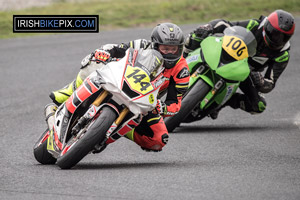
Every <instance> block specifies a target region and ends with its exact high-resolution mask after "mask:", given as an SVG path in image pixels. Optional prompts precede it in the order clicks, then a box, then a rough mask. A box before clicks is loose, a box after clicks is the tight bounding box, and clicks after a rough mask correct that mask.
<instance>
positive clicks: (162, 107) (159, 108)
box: [155, 99, 167, 115]
mask: <svg viewBox="0 0 300 200" xmlns="http://www.w3.org/2000/svg"><path fill="white" fill-rule="evenodd" d="M166 110H167V106H166V104H165V103H164V102H162V101H161V100H159V99H158V100H157V104H156V108H155V113H156V114H160V115H162V114H164V113H165V112H166Z"/></svg>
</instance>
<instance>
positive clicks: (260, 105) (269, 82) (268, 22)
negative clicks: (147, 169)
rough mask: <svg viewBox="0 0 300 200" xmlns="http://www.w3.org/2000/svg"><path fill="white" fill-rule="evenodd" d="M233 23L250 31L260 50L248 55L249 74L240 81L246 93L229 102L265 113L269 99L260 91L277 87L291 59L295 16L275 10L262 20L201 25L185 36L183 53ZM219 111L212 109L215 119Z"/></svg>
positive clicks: (254, 111) (264, 91)
mask: <svg viewBox="0 0 300 200" xmlns="http://www.w3.org/2000/svg"><path fill="white" fill-rule="evenodd" d="M230 26H242V27H245V28H247V29H248V30H250V31H251V32H252V33H253V34H254V36H255V38H256V40H257V50H256V51H257V52H256V55H255V56H253V57H251V58H249V64H250V68H251V73H250V76H249V77H248V78H247V79H246V80H245V81H244V82H242V83H241V84H240V89H241V91H242V92H243V93H244V94H241V93H236V94H234V95H233V96H232V98H231V99H230V100H229V101H228V103H227V104H226V105H230V106H231V107H232V108H234V109H237V108H241V109H242V110H245V111H247V112H249V113H252V114H255V113H262V112H263V111H264V110H265V108H266V101H265V99H264V97H263V96H262V95H261V93H268V92H270V91H272V90H273V89H274V87H275V84H276V82H277V80H278V78H279V76H280V75H281V73H282V72H283V70H284V69H285V68H286V66H287V64H288V62H289V59H290V54H289V50H290V42H289V39H290V38H291V37H292V35H293V33H294V30H295V22H294V17H293V16H292V15H291V14H290V13H288V12H286V11H283V10H276V11H274V12H272V13H271V14H270V15H269V16H268V17H264V16H261V17H260V18H259V19H250V20H245V21H237V22H230V21H226V20H223V19H217V20H213V21H211V22H209V23H208V24H205V25H201V26H199V27H198V28H197V29H196V30H194V31H193V32H192V33H191V34H190V35H189V36H188V37H187V38H186V43H185V51H184V56H187V54H188V53H189V52H190V51H192V50H194V49H196V48H198V47H199V45H200V42H201V41H202V40H203V39H204V38H205V37H207V36H208V35H210V34H214V33H222V32H223V30H224V29H225V28H227V27H230ZM264 70H265V74H264V76H263V75H262V72H263V71H264ZM219 111H220V110H216V111H215V112H213V113H212V114H211V115H210V116H211V118H212V119H216V118H217V116H218V113H219Z"/></svg>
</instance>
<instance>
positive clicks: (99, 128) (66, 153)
mask: <svg viewBox="0 0 300 200" xmlns="http://www.w3.org/2000/svg"><path fill="white" fill-rule="evenodd" d="M116 118H117V114H116V112H115V111H114V110H113V109H112V108H110V107H106V106H105V107H103V109H102V110H101V114H100V116H99V117H98V118H97V119H96V120H95V121H94V122H93V124H92V125H90V127H89V128H88V130H87V131H86V133H84V135H83V136H82V137H80V138H77V137H75V136H74V137H73V138H71V139H70V140H69V142H68V143H67V145H66V146H65V147H64V149H63V150H62V152H61V154H60V156H59V157H58V159H57V165H58V166H59V167H60V168H61V169H70V168H71V167H73V166H75V165H76V164H77V163H78V162H79V161H80V160H81V159H82V158H84V157H85V156H86V155H87V154H88V153H89V152H90V151H92V150H93V149H94V147H95V146H96V145H97V144H99V143H100V142H101V141H103V140H104V139H105V136H106V132H107V130H108V129H109V128H110V126H111V125H112V123H113V122H114V121H115V119H116Z"/></svg>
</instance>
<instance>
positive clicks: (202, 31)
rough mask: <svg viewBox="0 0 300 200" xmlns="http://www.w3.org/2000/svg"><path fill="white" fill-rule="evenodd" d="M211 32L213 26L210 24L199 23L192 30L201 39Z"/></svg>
mask: <svg viewBox="0 0 300 200" xmlns="http://www.w3.org/2000/svg"><path fill="white" fill-rule="evenodd" d="M212 32H213V27H212V25H211V24H205V25H201V26H199V27H198V28H197V29H196V30H194V33H195V34H196V36H197V37H198V38H201V39H204V38H206V37H207V36H209V34H211V33H212Z"/></svg>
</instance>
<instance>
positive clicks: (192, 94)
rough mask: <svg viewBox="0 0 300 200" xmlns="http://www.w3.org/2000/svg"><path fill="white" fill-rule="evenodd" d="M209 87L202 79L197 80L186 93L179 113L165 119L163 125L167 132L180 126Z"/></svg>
mask: <svg viewBox="0 0 300 200" xmlns="http://www.w3.org/2000/svg"><path fill="white" fill-rule="evenodd" d="M210 89H211V87H210V86H209V85H208V84H207V83H205V82H204V81H203V80H202V79H199V80H198V81H197V82H196V83H195V84H194V85H193V87H192V88H191V89H190V90H189V91H187V93H186V95H185V96H184V98H183V100H182V102H181V108H180V110H179V112H178V113H177V114H176V115H174V116H172V117H167V118H165V124H166V127H167V129H168V131H169V132H173V130H174V129H175V128H176V127H178V126H179V125H180V123H181V122H182V121H183V120H184V119H185V118H186V117H187V116H188V115H189V114H190V113H191V111H192V110H193V109H194V108H195V107H196V106H197V105H198V103H199V102H201V101H202V100H203V98H204V97H205V96H206V94H207V93H208V92H209V90H210Z"/></svg>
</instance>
